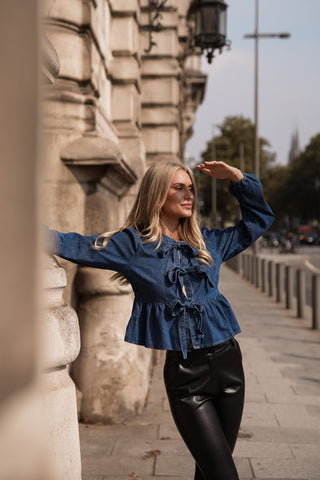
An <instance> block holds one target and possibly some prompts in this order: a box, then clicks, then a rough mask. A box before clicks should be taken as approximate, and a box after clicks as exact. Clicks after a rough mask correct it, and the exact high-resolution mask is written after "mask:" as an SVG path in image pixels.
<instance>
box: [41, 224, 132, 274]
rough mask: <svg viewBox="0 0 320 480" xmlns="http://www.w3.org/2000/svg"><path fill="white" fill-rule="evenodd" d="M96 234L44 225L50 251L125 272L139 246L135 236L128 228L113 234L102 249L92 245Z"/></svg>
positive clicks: (69, 258) (88, 264)
mask: <svg viewBox="0 0 320 480" xmlns="http://www.w3.org/2000/svg"><path fill="white" fill-rule="evenodd" d="M97 236H98V234H95V235H91V236H84V235H80V234H79V233H61V232H58V231H57V230H50V229H48V228H47V232H46V235H45V237H46V244H47V247H48V249H49V250H50V251H51V253H53V254H55V255H57V256H59V257H61V258H65V259H66V260H70V261H71V262H74V263H78V264H79V265H84V266H87V267H94V268H104V269H108V270H114V271H116V272H119V273H121V274H123V275H126V273H127V272H128V268H129V263H130V261H131V259H132V257H133V256H134V255H135V253H136V251H137V248H138V239H137V236H136V235H134V233H133V232H131V231H130V230H129V229H124V230H122V231H121V232H117V233H115V234H114V235H113V236H112V237H111V238H110V239H109V240H108V243H107V245H106V247H105V248H104V249H102V250H95V249H93V248H92V246H93V245H94V241H95V239H96V238H97Z"/></svg>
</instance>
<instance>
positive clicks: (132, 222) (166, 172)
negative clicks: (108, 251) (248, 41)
mask: <svg viewBox="0 0 320 480" xmlns="http://www.w3.org/2000/svg"><path fill="white" fill-rule="evenodd" d="M179 169H181V170H184V171H185V172H186V173H187V174H188V175H189V177H190V179H191V182H192V185H193V188H194V196H195V198H194V207H193V210H192V215H191V216H190V217H186V218H181V219H180V224H179V230H178V234H179V238H180V239H181V240H184V241H185V242H187V243H189V244H190V245H192V246H193V247H196V248H198V250H199V255H198V257H197V258H198V261H200V262H202V263H205V264H206V265H211V264H212V257H211V255H210V253H209V251H208V250H207V248H206V245H205V242H204V239H203V236H202V233H201V230H200V227H199V223H198V218H197V210H196V204H197V192H196V188H195V181H194V177H193V174H192V171H191V170H190V168H188V167H186V166H185V165H182V164H180V163H176V162H159V163H156V164H154V165H152V166H151V167H150V168H149V169H148V170H147V171H146V173H145V175H144V176H143V178H142V181H141V185H140V188H139V191H138V194H137V197H136V199H135V202H134V204H133V207H132V209H131V211H130V213H129V215H128V217H127V220H126V222H125V224H124V225H123V226H122V227H121V228H119V229H118V230H114V231H112V232H105V233H101V234H100V235H98V237H97V238H96V240H95V244H94V246H93V248H95V249H99V250H100V249H101V250H102V249H104V248H105V246H106V244H107V242H108V240H109V239H110V238H111V237H112V236H113V235H114V234H115V233H118V232H121V231H122V230H124V229H125V228H134V229H135V230H136V231H137V232H138V233H139V235H140V236H141V237H142V238H143V239H144V242H145V243H151V242H154V241H158V244H157V246H156V248H155V250H157V249H158V248H159V246H160V245H161V241H162V228H161V215H160V214H161V209H162V207H163V205H164V203H165V201H166V198H167V194H168V191H169V188H170V185H171V181H172V178H173V176H174V174H175V173H176V172H177V170H179ZM101 239H102V242H101ZM114 277H117V278H120V277H121V278H123V277H122V276H121V275H120V274H115V275H114Z"/></svg>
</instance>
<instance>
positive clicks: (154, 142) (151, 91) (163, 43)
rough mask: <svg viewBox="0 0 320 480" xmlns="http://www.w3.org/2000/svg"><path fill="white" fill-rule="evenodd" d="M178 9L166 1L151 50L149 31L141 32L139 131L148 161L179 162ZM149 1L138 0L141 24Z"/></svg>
mask: <svg viewBox="0 0 320 480" xmlns="http://www.w3.org/2000/svg"><path fill="white" fill-rule="evenodd" d="M178 21H179V19H178V9H177V4H176V1H175V0H168V1H167V2H166V4H165V10H164V11H163V13H162V19H161V24H162V27H163V28H162V29H161V30H160V31H159V32H155V33H153V39H154V41H155V42H156V45H154V46H153V47H152V50H151V52H150V53H145V51H144V50H145V49H148V46H149V35H148V30H147V29H144V28H142V31H141V58H142V112H141V122H142V133H143V139H144V143H145V147H146V158H147V163H148V164H152V163H154V162H157V161H159V160H173V161H179V162H180V161H181V157H180V112H179V109H180V107H179V102H180V99H181V97H180V88H181V74H182V72H181V66H180V65H179V59H178V55H179V39H178ZM148 22H149V17H148V1H147V0H143V1H142V2H141V24H142V26H147V25H148Z"/></svg>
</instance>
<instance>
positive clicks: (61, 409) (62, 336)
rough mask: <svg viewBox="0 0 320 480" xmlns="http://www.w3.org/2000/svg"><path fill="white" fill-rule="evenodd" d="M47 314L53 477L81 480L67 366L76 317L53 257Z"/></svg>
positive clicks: (75, 341) (48, 263) (73, 353)
mask: <svg viewBox="0 0 320 480" xmlns="http://www.w3.org/2000/svg"><path fill="white" fill-rule="evenodd" d="M42 264H43V267H44V283H45V293H46V302H45V303H46V313H45V314H44V315H43V325H42V328H43V348H42V354H43V368H44V372H45V373H44V376H43V382H42V383H43V397H44V401H45V412H46V417H47V422H48V430H49V436H50V440H49V444H50V451H51V454H52V458H51V464H52V471H53V475H54V479H56V480H70V479H72V480H81V458H80V442H79V429H78V418H77V403H76V392H75V385H74V383H73V381H72V379H71V378H70V375H69V371H68V365H69V364H71V363H72V362H73V361H74V360H75V359H76V357H77V356H78V354H79V351H80V332H79V324H78V317H77V315H76V312H75V311H74V310H73V308H71V307H69V306H67V305H65V303H64V302H63V300H62V293H63V289H64V288H65V286H66V274H65V271H64V269H63V268H61V267H60V266H59V264H58V263H57V261H56V260H54V258H50V257H48V256H45V257H44V259H43V262H42Z"/></svg>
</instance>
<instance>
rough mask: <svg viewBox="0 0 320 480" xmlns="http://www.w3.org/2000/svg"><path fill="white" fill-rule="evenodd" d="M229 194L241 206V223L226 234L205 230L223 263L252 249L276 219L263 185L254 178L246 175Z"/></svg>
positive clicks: (233, 186) (214, 230)
mask: <svg viewBox="0 0 320 480" xmlns="http://www.w3.org/2000/svg"><path fill="white" fill-rule="evenodd" d="M229 191H230V193H231V194H232V195H234V196H235V197H236V198H237V200H238V202H239V205H240V209H241V214H242V219H241V221H240V222H239V223H237V225H235V226H234V227H229V228H226V229H224V230H218V229H215V228H214V229H212V230H210V229H208V228H207V227H204V229H203V236H204V238H205V239H206V240H207V241H209V243H210V244H211V248H213V250H214V251H215V252H216V254H218V255H219V256H220V257H221V259H222V262H225V261H226V260H228V259H230V258H232V257H234V256H235V255H237V254H238V253H240V252H242V251H243V250H245V249H246V248H247V247H249V246H250V245H252V244H253V243H254V242H255V241H256V240H257V238H259V237H260V236H261V235H262V234H263V233H264V232H265V231H266V230H267V229H268V228H269V227H270V225H271V224H272V223H273V221H274V218H275V215H274V213H273V212H272V210H271V208H270V207H269V205H268V204H267V202H266V201H265V199H264V196H263V190H262V185H261V183H260V181H259V180H258V178H257V177H256V176H255V175H251V174H248V173H246V174H245V176H244V177H243V178H242V179H241V180H240V181H239V182H236V183H232V182H231V183H230V184H229Z"/></svg>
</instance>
